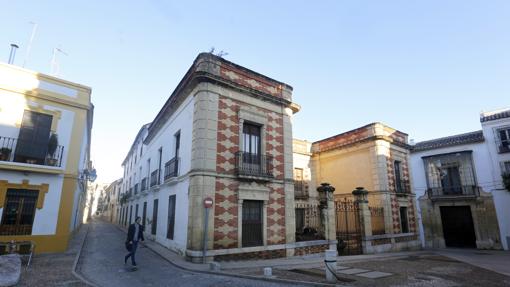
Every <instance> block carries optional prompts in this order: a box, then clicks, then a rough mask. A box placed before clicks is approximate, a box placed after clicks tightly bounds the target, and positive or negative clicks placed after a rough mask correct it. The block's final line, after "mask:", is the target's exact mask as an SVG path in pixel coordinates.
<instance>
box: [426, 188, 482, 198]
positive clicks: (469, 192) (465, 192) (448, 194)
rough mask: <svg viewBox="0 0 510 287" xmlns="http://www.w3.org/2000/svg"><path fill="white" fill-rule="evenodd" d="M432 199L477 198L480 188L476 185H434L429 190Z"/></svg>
mask: <svg viewBox="0 0 510 287" xmlns="http://www.w3.org/2000/svg"><path fill="white" fill-rule="evenodd" d="M427 194H428V196H429V198H430V199H455V198H466V197H467V198H471V197H472V198H476V197H478V196H480V188H479V187H478V186H476V185H463V186H454V187H434V188H429V189H428V190H427Z"/></svg>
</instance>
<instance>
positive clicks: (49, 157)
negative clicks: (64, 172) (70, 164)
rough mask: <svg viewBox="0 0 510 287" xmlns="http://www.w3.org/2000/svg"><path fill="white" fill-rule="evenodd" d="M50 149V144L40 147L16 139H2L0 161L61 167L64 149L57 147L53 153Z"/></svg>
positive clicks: (0, 141) (0, 139) (0, 138)
mask: <svg viewBox="0 0 510 287" xmlns="http://www.w3.org/2000/svg"><path fill="white" fill-rule="evenodd" d="M53 147H54V148H55V146H53ZM50 148H51V147H50V146H49V145H48V144H46V145H44V144H43V145H38V144H36V143H33V142H29V141H22V140H20V139H16V138H9V137H0V161H7V162H18V163H28V164H34V165H43V166H53V167H61V166H62V156H63V154H64V147H63V146H61V145H57V146H56V148H55V150H54V152H53V153H51V150H50Z"/></svg>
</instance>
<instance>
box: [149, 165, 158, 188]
mask: <svg viewBox="0 0 510 287" xmlns="http://www.w3.org/2000/svg"><path fill="white" fill-rule="evenodd" d="M158 184H159V169H156V170H155V171H153V172H151V187H153V186H156V185H158Z"/></svg>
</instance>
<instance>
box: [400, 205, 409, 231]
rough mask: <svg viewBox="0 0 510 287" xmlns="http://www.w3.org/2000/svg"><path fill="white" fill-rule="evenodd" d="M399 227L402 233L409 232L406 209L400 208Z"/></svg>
mask: <svg viewBox="0 0 510 287" xmlns="http://www.w3.org/2000/svg"><path fill="white" fill-rule="evenodd" d="M400 226H401V232H402V233H408V232H409V223H408V220H407V207H401V208H400Z"/></svg>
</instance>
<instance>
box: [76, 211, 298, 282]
mask: <svg viewBox="0 0 510 287" xmlns="http://www.w3.org/2000/svg"><path fill="white" fill-rule="evenodd" d="M124 241H125V234H124V233H123V232H122V231H120V230H119V229H118V228H117V227H115V226H114V225H112V224H108V223H105V222H101V221H94V222H92V223H91V226H90V231H89V234H88V235H87V240H86V242H85V246H84V249H83V251H82V255H81V258H80V261H79V263H78V272H79V273H81V274H82V275H83V276H84V277H85V278H87V279H88V280H90V281H91V282H93V283H95V284H97V285H99V286H105V287H106V286H253V287H257V286H269V287H271V286H298V285H286V284H281V283H272V282H266V281H258V280H249V279H243V278H235V277H228V276H218V275H210V274H202V273H193V272H188V271H184V270H182V269H179V268H177V267H175V266H173V265H172V264H170V263H169V262H167V261H166V260H164V259H163V258H161V257H160V256H159V255H157V254H155V253H154V252H152V251H151V250H149V249H148V248H145V247H143V246H142V245H141V246H139V249H138V251H137V254H136V255H137V263H138V266H139V269H138V271H135V272H126V271H125V268H124V255H125V254H126V250H125V248H124Z"/></svg>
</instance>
